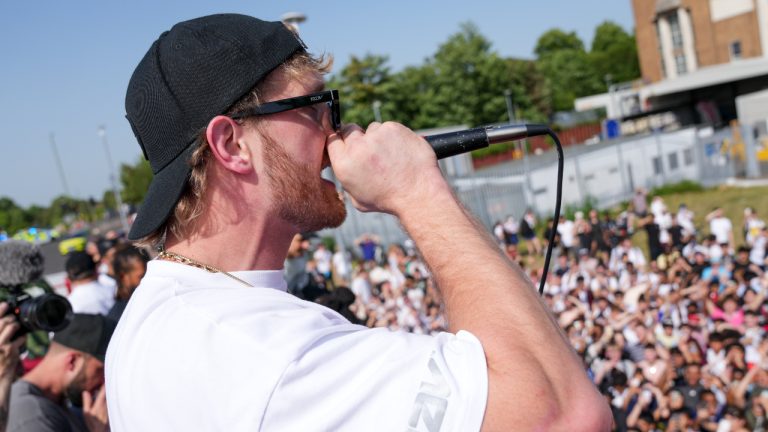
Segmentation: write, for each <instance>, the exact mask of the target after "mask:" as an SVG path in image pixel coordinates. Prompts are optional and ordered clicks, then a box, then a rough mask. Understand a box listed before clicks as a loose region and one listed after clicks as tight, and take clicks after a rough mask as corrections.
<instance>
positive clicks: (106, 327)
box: [53, 314, 117, 362]
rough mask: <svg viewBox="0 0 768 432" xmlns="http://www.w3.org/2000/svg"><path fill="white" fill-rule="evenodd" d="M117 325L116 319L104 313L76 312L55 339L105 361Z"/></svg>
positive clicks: (59, 342) (68, 346)
mask: <svg viewBox="0 0 768 432" xmlns="http://www.w3.org/2000/svg"><path fill="white" fill-rule="evenodd" d="M116 326H117V322H116V321H115V320H112V319H110V318H107V317H105V316H103V315H90V314H74V315H73V317H72V321H70V322H69V325H68V326H66V327H64V329H63V330H59V331H58V332H56V333H54V335H53V341H54V342H56V343H58V344H61V345H64V346H65V347H67V348H71V349H74V350H78V351H80V352H84V353H86V354H90V355H92V356H94V357H96V358H97V359H99V360H101V361H102V362H104V356H105V355H106V354H107V346H108V345H109V340H110V339H111V338H112V333H114V331H115V327H116Z"/></svg>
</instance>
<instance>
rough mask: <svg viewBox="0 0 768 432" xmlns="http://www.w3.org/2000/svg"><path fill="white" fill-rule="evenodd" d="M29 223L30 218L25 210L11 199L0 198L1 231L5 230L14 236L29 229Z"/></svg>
mask: <svg viewBox="0 0 768 432" xmlns="http://www.w3.org/2000/svg"><path fill="white" fill-rule="evenodd" d="M29 222H30V221H29V217H28V215H27V214H26V212H25V211H24V209H23V208H21V207H19V206H18V205H17V204H16V203H15V202H14V201H13V200H12V199H10V198H6V197H0V230H5V231H6V232H7V233H8V235H13V234H15V233H16V232H17V231H19V230H21V229H24V228H26V227H28V226H29Z"/></svg>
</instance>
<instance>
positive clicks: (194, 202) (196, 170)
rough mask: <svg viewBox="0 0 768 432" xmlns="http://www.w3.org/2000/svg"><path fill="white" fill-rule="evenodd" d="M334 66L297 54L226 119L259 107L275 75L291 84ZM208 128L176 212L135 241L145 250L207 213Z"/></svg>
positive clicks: (255, 120)
mask: <svg viewBox="0 0 768 432" xmlns="http://www.w3.org/2000/svg"><path fill="white" fill-rule="evenodd" d="M332 65H333V58H332V57H331V56H329V55H325V54H323V55H320V56H318V57H316V56H313V55H311V54H309V53H307V52H305V51H301V52H298V53H296V54H294V55H293V56H292V57H291V58H289V59H288V60H286V62H285V63H283V64H282V65H280V66H279V67H278V68H277V69H275V70H274V71H272V72H271V73H270V74H269V75H268V76H267V77H266V78H265V79H263V80H262V81H261V82H260V83H258V84H257V85H256V86H254V87H253V88H252V89H251V90H250V91H249V92H248V93H247V94H246V95H245V96H243V97H242V98H240V99H239V100H238V101H237V102H235V103H234V104H233V105H232V107H230V109H229V110H227V112H226V115H230V114H232V113H235V112H238V111H244V110H246V109H248V108H251V107H255V106H258V105H259V104H260V103H261V102H260V101H261V98H262V96H263V95H264V94H265V93H267V92H268V91H269V89H270V86H271V85H272V81H273V80H272V79H270V77H272V76H273V74H275V73H276V72H281V73H285V74H286V75H287V76H288V78H290V79H291V80H296V79H299V78H301V76H302V75H303V74H305V73H307V72H317V73H320V74H327V73H328V72H329V71H330V70H331V66H332ZM239 122H241V123H243V122H249V124H251V125H252V126H258V124H259V117H249V118H246V119H243V120H239ZM205 134H206V128H203V129H202V130H201V131H200V133H199V134H198V136H197V139H196V140H195V143H194V144H192V145H194V146H196V147H197V148H196V149H195V151H194V152H193V153H192V156H191V157H190V158H189V165H190V167H191V168H192V170H191V172H190V175H189V178H188V179H187V184H186V185H185V186H184V190H183V191H182V193H181V196H180V197H179V200H178V201H177V202H176V206H175V207H174V208H173V211H172V212H171V214H170V215H169V216H168V218H167V219H166V220H165V222H164V223H163V224H162V225H160V226H159V227H158V228H157V229H156V230H154V231H153V232H152V233H150V234H148V235H147V236H146V237H143V238H141V239H140V240H138V241H136V244H138V245H140V246H144V247H151V248H159V247H161V246H162V245H163V244H164V243H165V238H166V236H167V235H168V233H170V234H172V235H173V236H174V237H176V238H185V237H187V236H188V235H189V234H190V233H191V232H193V231H194V230H195V228H196V226H197V222H198V219H199V218H200V216H201V215H202V214H203V213H204V212H205V205H204V199H203V198H204V197H205V192H206V189H207V185H208V182H207V177H208V166H209V163H210V161H211V160H212V158H213V154H212V153H211V148H210V145H209V143H208V139H207V138H206V136H205Z"/></svg>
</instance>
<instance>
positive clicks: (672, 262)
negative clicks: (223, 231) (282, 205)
mask: <svg viewBox="0 0 768 432" xmlns="http://www.w3.org/2000/svg"><path fill="white" fill-rule="evenodd" d="M704 221H705V223H704V225H703V226H697V225H696V224H695V223H694V214H693V212H692V211H691V210H690V209H689V208H688V207H687V206H686V205H680V206H679V208H678V209H677V211H674V212H673V211H670V209H668V208H667V206H666V204H665V202H664V200H663V198H662V197H660V196H656V197H652V198H651V199H648V197H647V196H646V193H645V191H643V190H638V192H637V194H636V196H635V198H634V199H633V200H632V201H631V202H630V203H629V205H628V206H627V208H626V209H625V210H624V211H622V212H620V213H618V214H616V215H611V214H610V213H609V212H604V213H602V214H600V213H599V212H598V211H596V210H590V211H588V212H587V215H586V216H585V215H584V214H583V213H582V212H576V213H575V214H574V216H573V218H568V217H565V216H562V217H561V218H560V220H559V223H558V226H557V231H556V234H555V244H554V254H553V257H554V258H553V266H552V269H551V271H550V272H549V274H548V276H547V280H546V283H545V286H544V300H545V302H546V303H547V305H548V306H549V308H550V309H551V310H552V312H553V313H554V314H555V316H556V318H557V320H558V321H559V324H560V326H561V327H562V329H563V331H564V332H565V333H566V334H567V336H568V338H569V339H570V341H571V344H572V346H573V348H574V349H575V350H576V352H577V353H578V354H579V355H580V356H581V358H582V359H583V361H584V367H585V369H586V371H587V373H588V374H589V376H590V377H591V379H592V380H593V382H594V383H595V385H596V386H598V388H599V389H600V390H601V392H602V393H603V394H604V395H605V397H606V400H607V401H608V403H610V405H611V408H612V410H613V414H614V421H615V429H616V430H619V431H627V430H629V431H633V430H638V431H655V430H668V431H687V430H704V431H739V430H752V431H760V430H766V429H768V421H767V420H766V412H767V409H768V338H765V331H766V328H768V303H766V301H765V298H766V295H768V274H766V273H765V270H766V246H767V245H768V230H766V225H765V223H764V221H763V220H762V219H760V217H759V216H758V215H757V213H756V212H755V211H754V210H753V209H751V208H746V209H745V210H744V220H743V223H742V225H741V229H739V227H738V226H735V225H734V224H733V222H732V221H731V220H730V219H728V218H727V217H726V216H725V215H724V214H723V210H722V209H721V208H715V209H713V210H712V211H711V212H710V213H709V214H707V215H705V217H704ZM543 225H544V226H543V228H539V224H538V223H537V221H536V218H535V215H534V214H533V212H531V211H527V212H526V213H525V215H524V216H523V218H521V220H520V221H518V220H516V219H515V218H514V217H511V216H510V217H508V218H507V219H506V220H505V221H503V222H499V223H497V224H496V225H495V226H494V227H493V228H492V234H493V236H494V238H495V239H496V240H497V241H498V243H499V247H501V248H503V249H504V250H505V251H506V252H507V255H508V256H509V258H510V259H512V260H514V261H516V262H518V263H519V264H520V266H521V267H522V268H523V269H525V271H526V273H527V274H528V275H529V277H530V279H531V281H532V283H533V285H534V286H536V287H538V285H539V278H540V277H541V275H542V270H541V264H540V263H541V259H540V257H541V255H543V254H544V253H545V251H546V247H547V245H548V243H549V239H550V234H551V228H552V221H548V223H545V224H543ZM537 231H538V232H537ZM641 231H644V232H645V233H646V239H647V240H645V241H646V242H647V244H646V247H645V248H641V247H639V246H640V244H638V241H637V239H636V238H633V236H634V234H636V233H638V232H641ZM355 243H356V247H355V248H354V249H349V250H346V251H345V250H344V249H343V248H338V249H337V251H336V252H335V253H333V252H331V251H329V250H328V248H327V247H326V246H324V245H322V244H321V243H319V242H318V241H317V240H315V239H307V238H302V237H301V236H297V238H296V239H295V241H294V245H293V246H292V248H291V253H289V258H288V259H287V261H286V269H291V268H296V267H297V263H301V264H299V266H304V268H306V269H307V272H308V274H309V275H311V277H303V276H301V275H299V276H296V275H295V274H294V275H291V274H287V277H288V279H289V281H290V280H291V278H293V279H292V280H293V281H294V283H292V284H290V283H289V288H290V289H292V290H293V292H294V293H295V294H297V295H299V296H302V295H304V294H303V293H304V292H305V291H304V290H305V289H306V288H304V287H303V284H302V283H298V282H296V281H300V280H304V281H307V280H311V281H313V282H314V283H315V285H314V286H315V287H319V288H315V289H314V291H312V289H309V290H306V292H311V291H312V292H314V294H311V295H309V296H307V297H306V298H309V299H313V300H315V301H317V302H320V303H323V304H326V305H327V306H329V307H332V308H334V309H336V310H339V311H341V312H342V314H344V315H345V316H347V317H348V318H349V319H350V320H352V321H354V322H358V323H361V324H364V325H367V326H370V327H387V328H390V329H393V330H405V331H412V332H418V333H433V332H439V331H444V329H445V328H446V322H445V317H444V314H443V312H444V311H443V308H442V303H441V301H440V297H439V292H438V290H437V289H436V287H435V286H434V285H433V282H432V279H431V278H430V277H429V269H428V268H427V267H426V266H425V265H424V263H423V262H421V261H420V259H419V257H418V255H417V253H416V251H415V250H413V247H412V243H410V241H406V242H405V244H402V245H397V244H395V245H389V246H388V247H384V245H382V244H381V242H380V239H378V238H377V237H376V236H374V235H363V236H361V237H360V238H359V239H357V240H356V242H355ZM643 249H645V251H644V250H643ZM302 278H303V279H302ZM334 288H335V289H334Z"/></svg>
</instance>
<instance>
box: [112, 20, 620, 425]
mask: <svg viewBox="0 0 768 432" xmlns="http://www.w3.org/2000/svg"><path fill="white" fill-rule="evenodd" d="M328 68H329V64H328V62H327V61H324V60H323V59H321V58H316V57H314V56H311V55H310V54H308V53H307V51H306V47H305V45H304V43H303V42H302V41H301V40H300V39H299V38H298V37H297V36H296V35H295V34H294V33H293V32H292V31H290V30H289V29H287V28H286V27H285V26H284V25H283V24H282V23H279V22H265V21H261V20H259V19H256V18H252V17H248V16H244V15H235V14H221V15H211V16H205V17H201V18H196V19H192V20H189V21H185V22H181V23H178V24H176V25H175V26H173V27H172V28H171V29H170V30H169V31H167V32H164V33H162V34H161V35H160V37H159V38H158V39H157V40H156V41H155V42H154V43H153V44H152V46H151V47H150V49H149V51H148V52H147V54H146V55H145V56H144V58H143V59H142V60H141V62H140V63H139V65H138V66H137V68H136V69H135V71H134V73H133V75H132V77H131V80H130V82H129V85H128V91H127V95H126V111H127V115H126V117H127V118H128V121H129V122H130V124H131V127H132V128H133V131H134V134H135V135H136V138H137V140H138V141H139V145H140V146H141V148H142V149H143V151H144V154H145V156H146V157H147V159H148V160H149V163H150V165H151V166H152V170H153V173H154V177H153V179H152V183H151V184H150V186H149V190H148V192H147V195H146V197H145V201H144V203H143V205H142V207H141V208H140V210H139V212H138V215H137V217H136V220H135V222H134V224H133V226H132V227H131V231H130V233H129V238H130V239H132V240H142V241H144V242H145V243H153V244H156V245H160V246H161V247H162V249H161V250H160V253H159V255H158V259H155V260H153V261H151V262H150V263H149V265H148V268H147V273H146V275H145V277H144V278H143V279H142V282H141V284H140V285H139V287H138V288H137V289H136V291H135V292H134V294H133V296H132V297H131V300H130V302H129V303H128V305H127V307H126V309H125V311H124V313H123V315H122V317H121V319H120V323H119V324H118V327H117V330H116V331H115V336H114V338H113V339H112V341H111V342H110V346H109V350H108V352H107V363H106V383H107V402H108V404H109V413H110V423H111V425H110V426H111V428H112V430H113V431H115V432H120V431H169V430H184V431H187V430H195V431H214V430H226V431H251V430H264V431H273V430H275V431H316V430H333V431H346V430H366V431H368V430H382V431H392V430H412V431H417V430H430V431H432V430H443V431H445V430H456V431H473V430H479V429H480V428H481V427H482V428H484V429H486V430H489V429H493V430H528V429H539V430H543V429H547V430H570V431H578V430H588V431H599V430H608V429H609V428H610V424H611V418H610V415H611V414H610V410H609V408H608V405H607V403H606V402H605V399H604V398H603V397H602V396H600V394H599V393H598V392H597V390H596V389H595V387H594V385H593V384H592V383H591V382H590V381H589V378H588V377H587V374H586V373H585V371H584V368H583V366H582V362H581V360H580V359H579V358H578V356H577V355H576V354H575V353H574V352H573V350H572V349H571V348H570V346H569V344H568V340H567V338H566V337H565V336H564V335H563V334H562V332H561V331H560V330H559V328H558V326H557V323H556V321H555V320H554V319H553V318H552V316H551V315H549V313H548V312H547V307H546V305H545V304H544V302H543V301H542V300H541V299H540V298H539V296H538V295H537V293H536V290H535V288H534V287H533V286H532V285H531V283H530V281H528V279H527V278H526V276H525V274H524V273H523V272H522V271H521V270H520V269H519V267H517V266H516V265H515V264H513V263H510V262H509V261H508V260H507V259H506V258H505V257H504V255H503V254H502V253H501V251H499V250H498V247H496V245H495V244H494V242H493V241H492V240H491V239H490V238H489V237H488V234H487V233H486V232H485V229H484V228H482V226H481V225H480V224H479V223H477V222H476V221H474V219H472V218H471V217H470V216H468V215H467V213H466V211H465V210H464V209H463V207H462V206H461V204H460V203H459V202H458V200H457V199H456V198H455V197H454V195H453V193H452V190H451V188H450V186H449V185H448V183H447V182H446V181H445V179H444V178H443V177H442V174H441V172H440V169H439V167H438V165H437V161H436V157H435V154H434V151H433V150H432V149H431V147H430V146H429V145H428V144H427V142H426V141H425V140H424V139H423V138H421V137H420V136H418V135H417V134H415V133H414V132H413V131H411V130H409V129H407V128H406V127H405V126H403V125H400V124H397V123H392V122H387V123H383V124H380V123H372V124H371V125H369V126H368V128H367V130H363V129H362V128H360V127H359V126H357V125H354V124H345V125H342V124H341V118H340V111H339V95H338V92H337V91H336V90H324V83H323V73H324V72H326V71H327V70H328ZM329 165H332V166H333V169H334V173H335V174H336V176H337V178H338V179H339V180H340V182H341V184H342V185H343V186H344V188H345V189H346V191H347V192H348V193H349V195H350V196H351V198H352V201H353V203H354V204H355V206H356V207H357V208H358V209H361V210H364V211H380V212H385V213H389V214H392V215H394V216H396V217H398V218H399V220H400V222H401V223H402V225H403V226H404V227H405V228H406V229H407V230H408V232H409V234H410V236H411V238H412V239H413V240H414V241H415V243H416V246H417V247H418V248H419V250H420V251H421V252H422V254H423V256H424V258H425V259H426V261H427V263H429V265H430V266H431V269H432V270H433V274H434V277H435V280H436V282H437V283H438V284H439V286H440V287H441V290H442V292H443V296H444V298H445V302H446V309H447V313H448V318H449V322H450V331H451V333H447V332H446V333H440V334H438V335H434V336H427V335H417V334H411V333H403V332H391V331H389V330H386V329H366V328H365V327H362V326H358V325H354V324H351V323H350V322H349V321H348V320H346V319H345V318H344V317H342V316H341V315H339V314H338V313H336V312H335V311H332V310H330V309H328V308H326V307H323V306H321V305H318V304H315V303H310V302H306V301H303V300H300V299H298V298H296V297H294V296H292V295H290V294H287V293H286V292H285V290H286V283H285V280H284V279H283V273H282V270H281V269H282V266H283V262H284V259H285V256H286V252H287V250H288V247H289V245H290V243H291V240H292V238H293V236H294V234H296V233H299V232H308V231H316V230H319V229H321V228H324V227H335V226H338V225H340V224H341V223H342V222H343V220H344V218H345V216H346V209H345V204H344V202H343V200H342V199H341V197H340V195H339V194H338V193H337V191H336V188H335V185H334V184H333V183H332V182H329V181H327V180H324V179H322V178H321V176H320V174H321V171H322V170H323V169H324V168H326V167H328V166H329ZM447 238H450V239H451V241H450V242H446V241H445V239H447ZM478 268H482V271H478ZM158 359H162V361H158Z"/></svg>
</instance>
